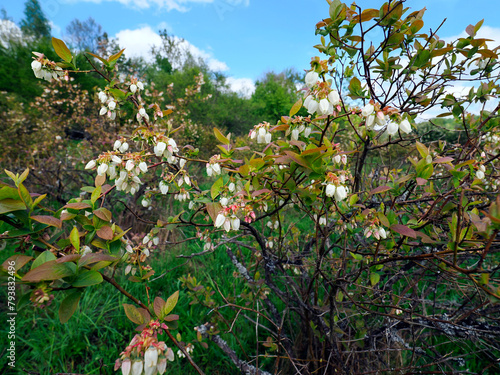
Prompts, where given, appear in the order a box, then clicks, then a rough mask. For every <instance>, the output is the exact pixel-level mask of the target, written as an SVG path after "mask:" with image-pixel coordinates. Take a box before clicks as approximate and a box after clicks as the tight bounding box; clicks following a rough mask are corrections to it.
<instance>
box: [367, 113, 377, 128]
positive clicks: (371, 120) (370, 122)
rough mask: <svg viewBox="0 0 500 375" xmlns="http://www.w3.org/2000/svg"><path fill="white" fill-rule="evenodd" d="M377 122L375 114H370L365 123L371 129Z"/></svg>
mask: <svg viewBox="0 0 500 375" xmlns="http://www.w3.org/2000/svg"><path fill="white" fill-rule="evenodd" d="M374 123H375V115H373V114H372V115H368V117H366V122H365V125H366V127H367V128H368V129H371V128H372V126H373V124H374Z"/></svg>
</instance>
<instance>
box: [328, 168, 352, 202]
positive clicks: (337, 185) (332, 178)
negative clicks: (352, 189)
mask: <svg viewBox="0 0 500 375" xmlns="http://www.w3.org/2000/svg"><path fill="white" fill-rule="evenodd" d="M345 182H346V175H345V173H340V174H339V175H337V174H335V173H333V172H328V174H327V176H326V179H325V184H326V188H325V195H326V196H327V197H335V200H336V201H337V202H340V201H342V200H344V199H346V198H347V193H348V192H349V190H348V188H347V187H346V186H344V185H343V184H344V183H345Z"/></svg>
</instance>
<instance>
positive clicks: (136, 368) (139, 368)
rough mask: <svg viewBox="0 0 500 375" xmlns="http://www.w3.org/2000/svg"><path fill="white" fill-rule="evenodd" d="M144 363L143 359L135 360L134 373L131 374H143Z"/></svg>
mask: <svg viewBox="0 0 500 375" xmlns="http://www.w3.org/2000/svg"><path fill="white" fill-rule="evenodd" d="M143 367H144V364H143V363H142V361H134V363H133V364H132V374H131V375H141V374H142V369H143Z"/></svg>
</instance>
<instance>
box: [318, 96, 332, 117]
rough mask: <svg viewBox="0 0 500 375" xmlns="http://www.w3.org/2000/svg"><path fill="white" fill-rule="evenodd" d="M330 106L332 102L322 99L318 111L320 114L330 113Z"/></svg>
mask: <svg viewBox="0 0 500 375" xmlns="http://www.w3.org/2000/svg"><path fill="white" fill-rule="evenodd" d="M329 107H330V103H329V102H328V100H326V99H321V100H320V101H319V104H318V113H319V114H320V115H326V114H327V113H328V108H329Z"/></svg>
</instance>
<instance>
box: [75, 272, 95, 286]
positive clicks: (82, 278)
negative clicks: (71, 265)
mask: <svg viewBox="0 0 500 375" xmlns="http://www.w3.org/2000/svg"><path fill="white" fill-rule="evenodd" d="M102 280H103V279H102V275H101V274H100V273H99V272H97V271H84V272H82V273H81V274H80V275H78V277H77V278H76V280H75V281H74V282H73V283H72V284H71V285H72V286H74V287H75V288H82V287H86V286H90V285H96V284H100V283H102Z"/></svg>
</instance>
